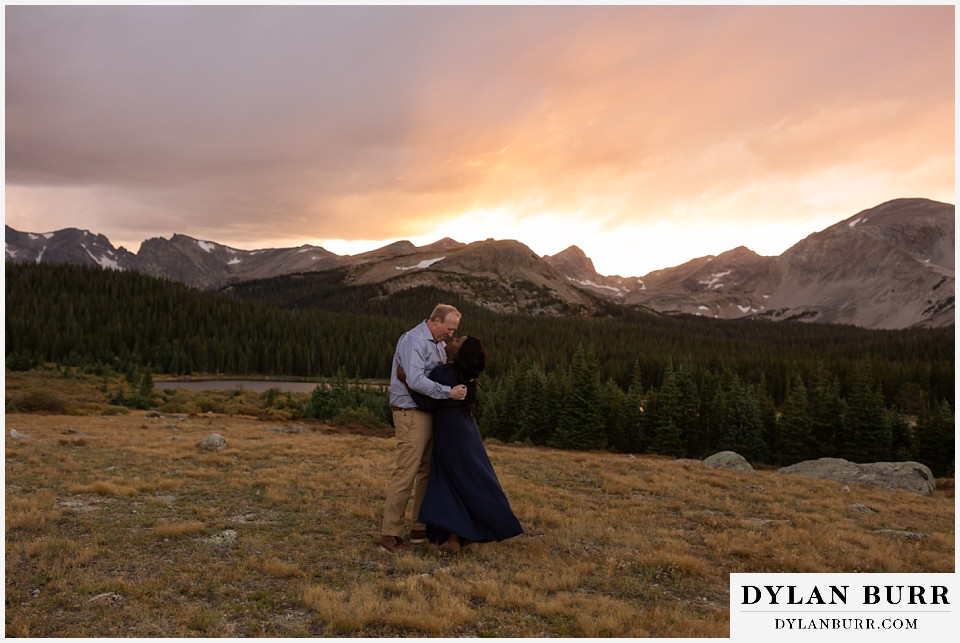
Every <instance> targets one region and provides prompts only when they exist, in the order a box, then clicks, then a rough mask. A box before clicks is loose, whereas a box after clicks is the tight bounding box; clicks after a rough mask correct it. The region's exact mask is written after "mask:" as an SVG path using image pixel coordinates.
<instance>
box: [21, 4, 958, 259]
mask: <svg viewBox="0 0 960 643" xmlns="http://www.w3.org/2000/svg"><path fill="white" fill-rule="evenodd" d="M952 16H953V13H952V7H945V6H944V7H895V6H894V7H829V6H820V7H656V6H637V7H631V6H610V7H593V6H556V7H549V6H526V7H523V6H519V7H498V6H474V7H465V6H415V7H398V6H285V7H267V6H204V7H191V6H87V7H81V6H9V7H7V8H6V80H7V86H6V117H7V118H6V123H7V125H6V141H7V149H6V170H7V178H6V182H7V195H6V215H7V220H8V223H11V225H15V227H19V228H20V229H27V230H31V231H45V230H49V229H55V228H56V227H66V226H68V225H74V226H80V227H90V228H91V229H95V231H97V232H103V233H105V234H107V235H108V236H110V237H111V238H112V239H119V240H122V241H124V242H126V243H127V244H131V243H135V242H136V241H139V240H140V239H142V238H144V237H145V236H157V235H164V236H167V235H169V234H172V233H174V232H182V233H185V234H191V235H193V236H199V237H207V238H211V237H216V238H218V240H225V241H233V242H234V243H236V244H238V245H241V244H243V246H242V247H257V246H258V245H260V242H261V241H264V240H282V239H289V240H296V239H302V240H310V239H332V238H343V239H351V238H360V239H379V238H383V239H389V238H395V237H400V236H413V235H417V234H428V233H429V232H430V231H432V230H435V231H436V232H437V234H438V236H456V234H454V233H450V232H446V231H444V230H443V229H442V223H443V222H444V221H453V220H457V217H460V216H461V215H469V213H471V212H474V211H480V210H497V211H498V212H507V211H509V212H511V213H512V215H511V216H514V217H517V218H518V220H520V219H522V218H523V217H527V216H544V215H549V214H553V215H554V216H556V217H560V218H562V217H563V216H567V215H570V216H574V214H576V216H580V217H584V218H591V217H592V218H593V219H598V218H599V219H603V220H604V221H605V222H607V223H608V224H609V226H610V229H616V228H617V227H618V226H621V227H622V226H625V225H628V224H630V225H633V224H641V223H642V222H648V223H653V222H657V223H662V222H663V221H664V220H676V222H677V225H681V224H683V223H684V222H685V221H688V220H689V219H688V217H687V216H686V215H685V214H684V213H685V212H689V211H690V208H691V204H694V203H705V202H707V201H708V200H712V201H713V202H714V203H721V202H722V203H726V204H728V206H727V207H729V208H730V209H729V210H728V212H729V213H731V214H730V215H729V216H733V213H738V214H737V216H742V217H749V216H750V215H751V212H750V211H745V210H746V209H747V206H746V204H749V208H751V209H756V208H757V207H758V204H759V203H760V202H761V198H760V194H761V193H763V195H764V197H765V198H769V199H771V200H780V201H781V202H782V201H785V200H787V199H791V198H795V197H796V196H797V193H798V192H801V193H803V192H806V191H807V190H809V189H811V188H809V187H803V188H798V187H797V186H801V185H803V186H807V185H808V184H810V185H812V184H813V183H815V182H816V181H818V180H820V179H819V178H818V177H819V176H820V173H822V172H823V170H824V168H826V167H831V166H837V167H841V168H842V174H843V175H844V176H845V177H847V183H848V184H849V177H858V178H855V179H853V181H854V184H856V183H857V181H860V183H861V184H862V185H859V188H858V190H859V192H858V194H857V195H856V196H855V197H854V196H852V195H847V196H846V197H845V198H846V200H845V201H842V200H840V199H839V197H837V198H836V199H833V200H832V201H831V199H830V198H829V197H828V196H824V197H822V198H826V199H827V201H829V202H830V203H831V204H832V207H833V208H835V209H839V208H846V207H854V206H852V205H849V204H850V203H853V202H855V201H856V199H861V200H862V202H859V203H858V206H862V207H869V206H871V205H874V204H875V203H874V201H876V202H879V201H880V200H883V198H885V197H886V196H887V195H885V194H880V193H876V194H872V193H871V190H874V192H876V186H877V185H878V184H882V183H890V181H889V180H888V178H887V177H890V176H900V177H907V176H909V177H910V179H909V181H907V179H906V178H903V179H899V180H900V181H901V182H902V184H900V185H890V186H889V187H890V189H896V190H906V189H912V190H915V191H917V192H916V193H913V194H895V195H892V196H915V195H916V196H930V197H932V198H942V196H943V194H945V193H946V192H947V191H948V190H949V191H950V193H951V194H952V177H953V167H952V155H953V151H952V150H953V148H952V137H950V135H951V133H952V118H949V117H948V116H947V114H952V111H953V74H954V72H953V40H954V34H953V18H952ZM944 136H947V137H950V138H949V140H947V139H945V138H943V137H944ZM906 141H912V142H913V143H912V144H910V145H908V146H907V147H909V152H910V154H911V155H912V157H909V158H904V150H905V149H906V148H905V145H907V144H906ZM947 165H949V167H947ZM918 168H919V169H918ZM946 177H949V178H946ZM948 183H949V185H948ZM750 184H758V185H763V186H764V187H763V189H762V190H759V191H753V192H751V193H750V195H749V196H748V197H747V198H742V197H743V191H744V190H745V189H746V188H747V187H748V186H749V185H750ZM780 184H783V185H792V186H793V187H792V188H791V190H790V191H781V192H780V193H779V195H778V193H776V192H775V191H773V190H772V186H774V185H780ZM922 192H925V193H922ZM737 195H741V196H737ZM841 201H842V202H841ZM810 207H813V206H810ZM769 211H770V208H769V207H767V208H764V213H769ZM571 213H574V214H571ZM851 213H852V212H851ZM701 214H704V215H705V214H710V213H701ZM715 214H717V215H721V214H722V213H720V212H719V211H718V212H716V213H715ZM755 214H756V216H762V215H761V214H760V213H759V212H758V213H755ZM847 214H850V213H847ZM782 216H786V217H791V216H797V217H798V218H804V217H805V218H806V219H808V220H809V219H810V217H811V216H812V215H811V213H810V208H809V207H808V208H807V209H806V210H795V211H794V210H790V209H786V210H785V211H783V212H782ZM824 216H826V217H832V216H834V213H833V212H832V211H831V212H828V213H825V214H824ZM81 217H83V218H84V219H85V220H84V221H80V220H78V219H79V218H81ZM561 227H562V226H561ZM561 227H558V230H559V229H560V228H561ZM508 234H509V231H508V230H505V231H503V233H502V234H501V233H498V234H497V235H495V236H505V235H508ZM488 236H489V235H488ZM462 240H469V239H462ZM529 242H530V241H528V243H529ZM581 242H582V240H580V239H576V238H571V239H570V240H569V243H581ZM531 245H532V244H531ZM723 249H725V248H718V249H717V250H723ZM687 258H689V257H687Z"/></svg>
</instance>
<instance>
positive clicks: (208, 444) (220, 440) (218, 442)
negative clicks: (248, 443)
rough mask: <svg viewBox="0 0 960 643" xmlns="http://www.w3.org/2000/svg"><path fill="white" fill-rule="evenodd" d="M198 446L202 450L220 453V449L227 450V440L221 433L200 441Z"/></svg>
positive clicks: (212, 434)
mask: <svg viewBox="0 0 960 643" xmlns="http://www.w3.org/2000/svg"><path fill="white" fill-rule="evenodd" d="M197 446H199V447H200V448H201V449H210V450H211V451H219V450H220V449H224V448H226V446H227V440H226V438H224V437H223V436H222V435H220V434H219V433H211V434H210V435H208V436H207V437H205V438H204V439H202V440H200V443H199V444H198V445H197Z"/></svg>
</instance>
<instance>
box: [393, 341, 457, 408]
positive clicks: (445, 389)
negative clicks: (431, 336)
mask: <svg viewBox="0 0 960 643" xmlns="http://www.w3.org/2000/svg"><path fill="white" fill-rule="evenodd" d="M429 350H430V348H429V346H428V344H427V342H425V341H422V340H417V339H416V338H414V337H410V336H407V337H405V338H404V340H403V342H401V344H400V346H399V347H398V349H397V353H398V354H399V356H400V365H401V366H403V370H404V372H405V373H406V374H407V386H408V387H410V389H412V390H414V391H416V392H417V393H422V394H423V395H426V396H428V397H432V398H434V399H437V400H445V399H447V398H449V397H450V387H449V386H444V385H443V384H438V383H437V382H434V381H433V380H431V379H430V378H429V377H427V369H428V368H432V365H430V364H428V361H427V360H428V353H427V351H429Z"/></svg>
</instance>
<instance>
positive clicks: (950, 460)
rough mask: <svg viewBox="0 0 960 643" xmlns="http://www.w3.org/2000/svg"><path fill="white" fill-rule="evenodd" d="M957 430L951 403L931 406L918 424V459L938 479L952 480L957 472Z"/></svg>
mask: <svg viewBox="0 0 960 643" xmlns="http://www.w3.org/2000/svg"><path fill="white" fill-rule="evenodd" d="M955 448H956V429H955V425H954V417H953V410H952V409H951V408H950V403H949V402H947V401H946V400H941V401H940V402H939V403H934V404H931V405H930V407H929V409H928V410H927V411H926V412H924V413H922V414H921V415H920V417H919V422H918V423H917V459H918V460H919V461H920V462H921V463H922V464H925V465H927V466H928V467H930V469H931V471H933V474H934V475H935V476H938V477H944V478H952V477H953V475H954V472H955V471H956V462H955V460H954V453H955Z"/></svg>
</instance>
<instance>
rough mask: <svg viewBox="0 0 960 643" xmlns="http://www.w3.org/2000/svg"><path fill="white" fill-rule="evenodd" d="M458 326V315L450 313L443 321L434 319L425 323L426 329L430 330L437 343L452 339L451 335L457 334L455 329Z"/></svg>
mask: <svg viewBox="0 0 960 643" xmlns="http://www.w3.org/2000/svg"><path fill="white" fill-rule="evenodd" d="M459 325H460V315H458V314H456V313H450V314H449V315H447V316H446V317H444V318H443V319H440V318H435V319H431V320H430V321H429V322H427V327H428V328H429V329H430V333H431V334H432V335H433V338H434V339H435V340H437V341H438V342H439V341H443V340H445V339H448V338H450V337H453V334H454V333H455V332H457V327H458V326H459Z"/></svg>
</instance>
